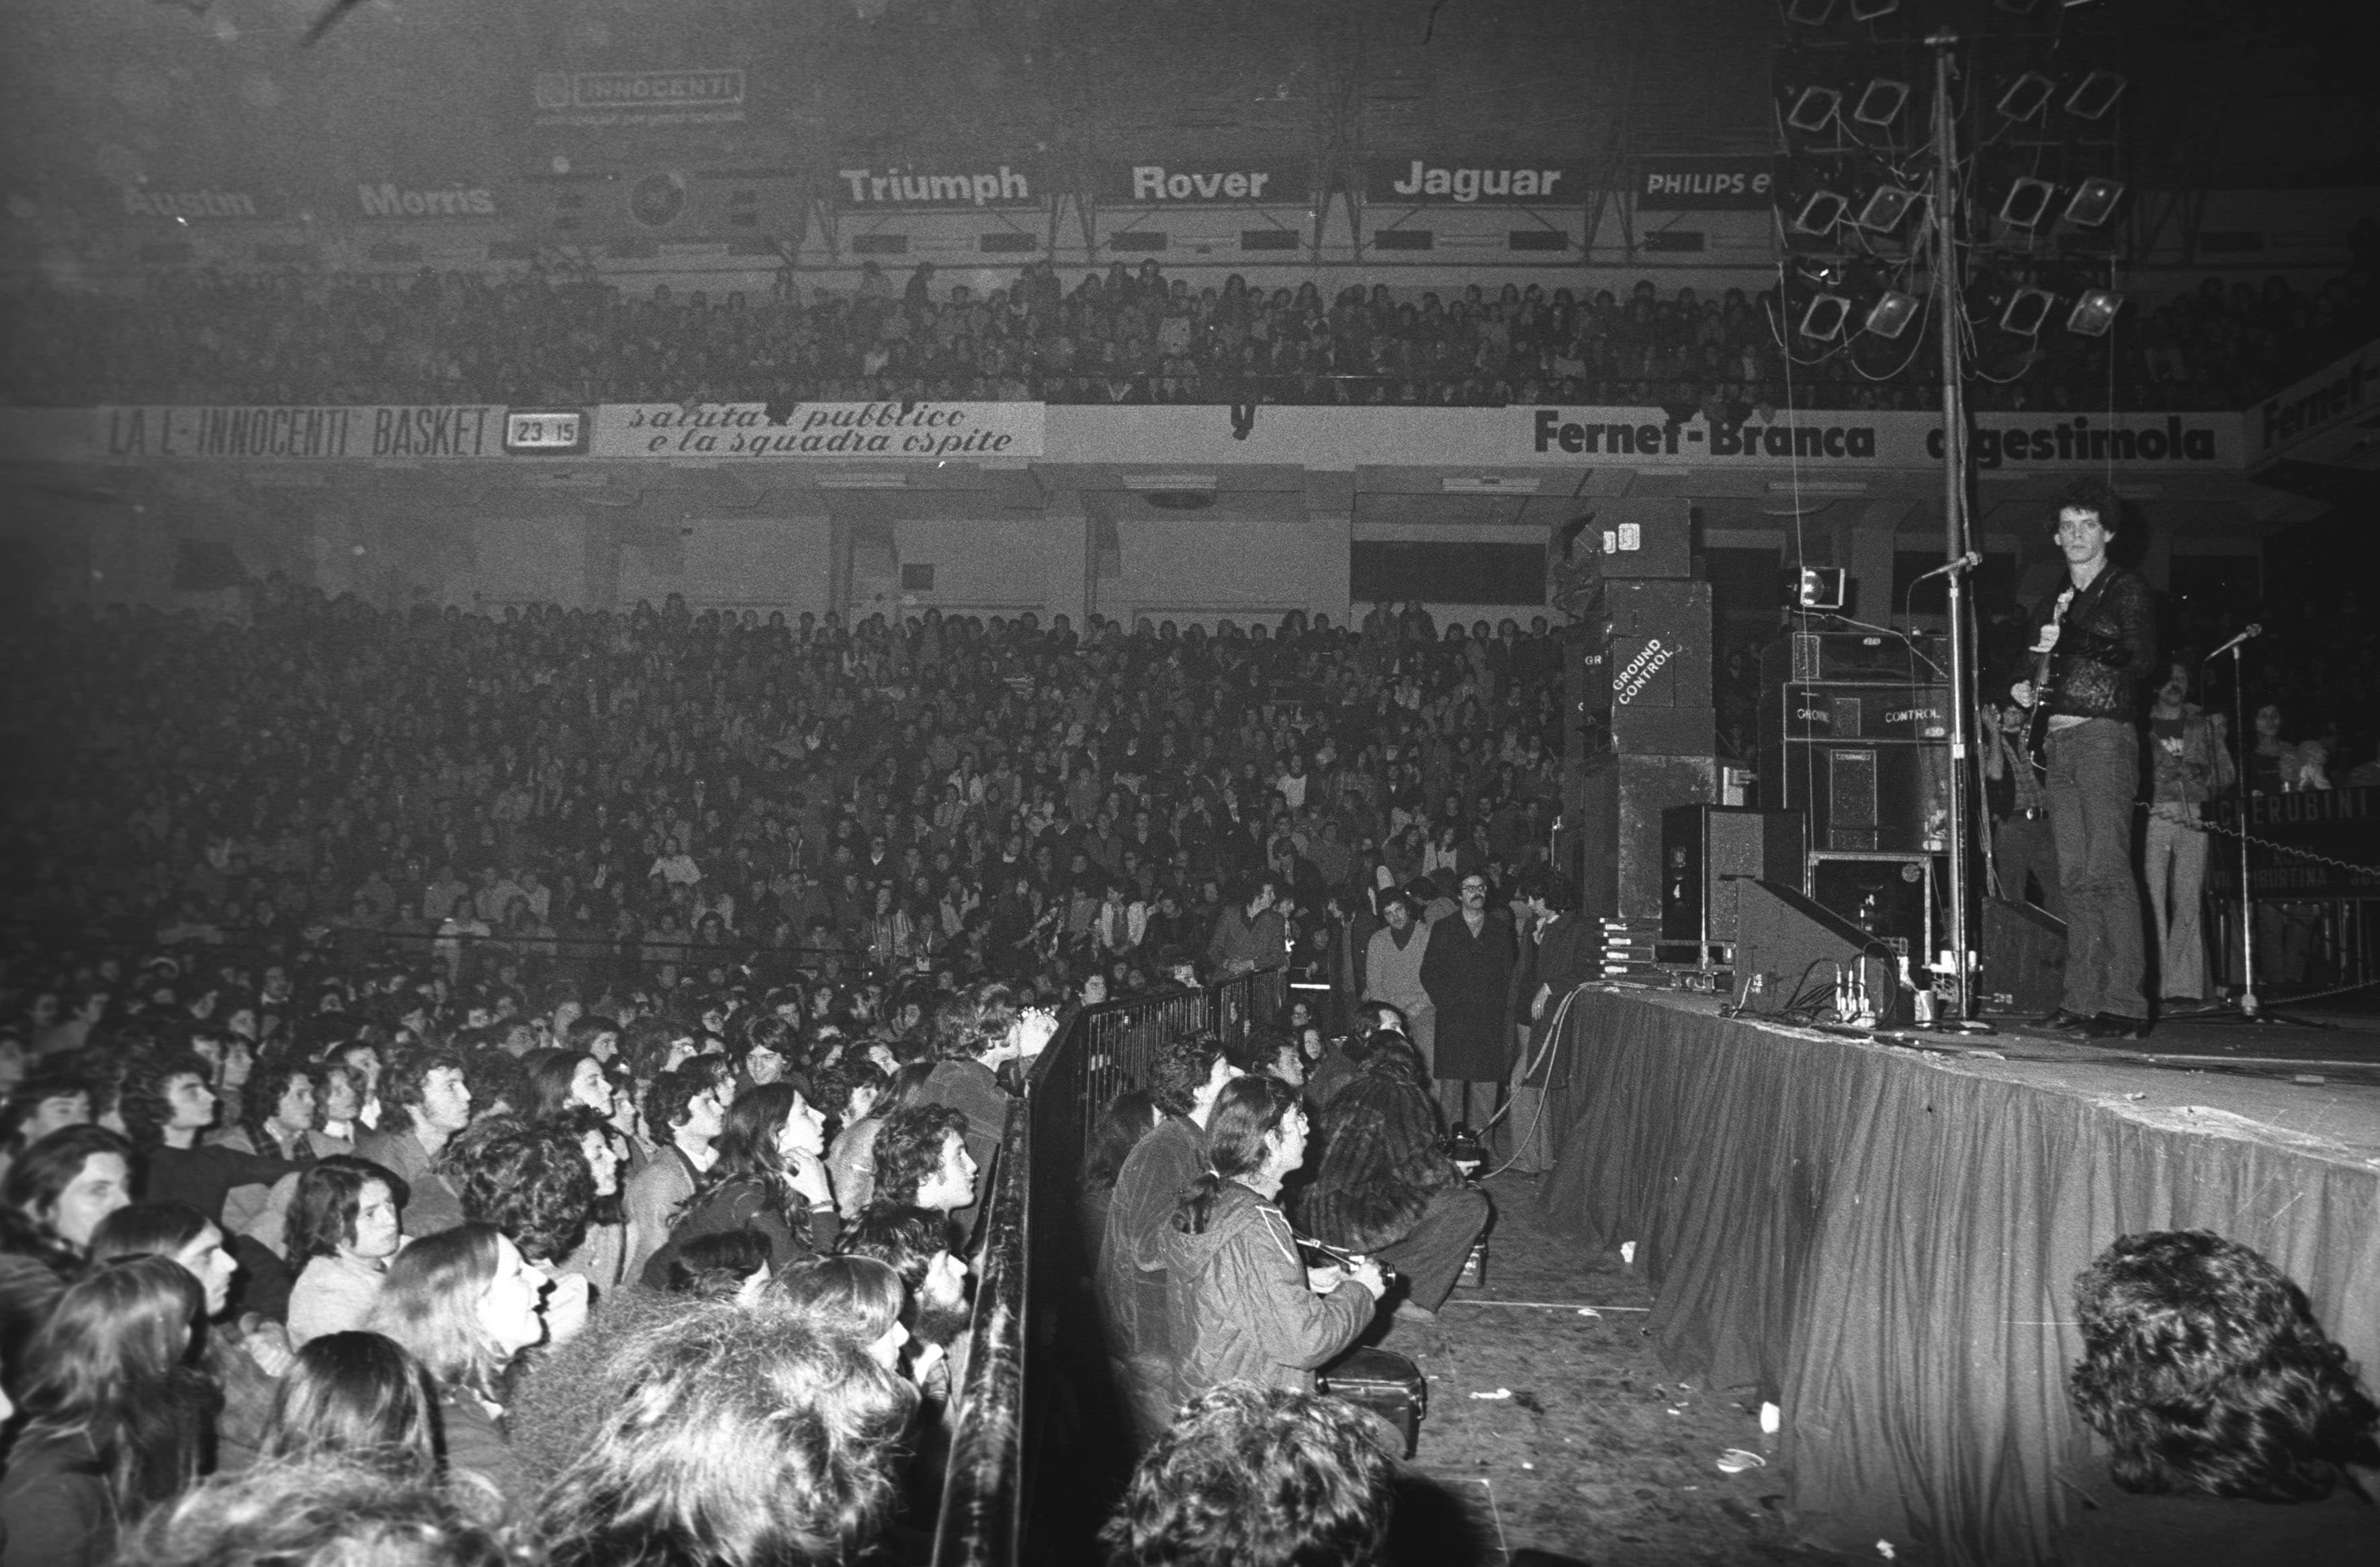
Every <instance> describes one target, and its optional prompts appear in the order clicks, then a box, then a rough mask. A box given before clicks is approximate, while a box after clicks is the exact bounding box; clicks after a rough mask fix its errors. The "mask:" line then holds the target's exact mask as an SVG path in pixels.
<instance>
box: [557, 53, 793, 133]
mask: <svg viewBox="0 0 2380 1567" xmlns="http://www.w3.org/2000/svg"><path fill="white" fill-rule="evenodd" d="M749 91H750V88H749V81H748V79H747V77H746V75H745V73H744V70H743V68H742V67H735V66H722V67H710V68H701V67H697V68H684V67H674V68H668V69H660V70H604V71H540V72H538V73H537V77H536V79H535V80H534V81H533V82H532V83H531V85H530V93H531V98H532V101H533V102H534V103H535V104H536V118H535V120H534V122H533V123H534V124H535V125H536V126H537V127H538V128H539V129H540V130H554V129H574V130H610V129H614V128H618V129H636V130H653V129H668V128H674V127H689V126H717V125H735V124H737V123H739V122H741V121H742V120H743V118H744V116H745V113H746V100H747V96H748V93H749Z"/></svg>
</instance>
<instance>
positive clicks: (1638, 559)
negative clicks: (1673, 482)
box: [1588, 495, 1694, 577]
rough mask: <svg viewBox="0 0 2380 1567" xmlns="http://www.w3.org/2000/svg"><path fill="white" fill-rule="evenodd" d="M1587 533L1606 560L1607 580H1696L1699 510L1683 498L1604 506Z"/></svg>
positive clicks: (1598, 508)
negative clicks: (1695, 536) (1695, 559)
mask: <svg viewBox="0 0 2380 1567" xmlns="http://www.w3.org/2000/svg"><path fill="white" fill-rule="evenodd" d="M1588 527H1589V528H1590V529H1591V530H1592V531H1593V532H1594V534H1595V536H1596V542H1597V546H1598V550H1599V553H1601V554H1602V556H1603V575H1604V576H1605V577H1692V576H1693V575H1694V504H1693V503H1691V502H1689V501H1687V500H1685V499H1684V498H1682V497H1676V496H1666V495H1663V496H1638V497H1633V498H1629V497H1621V498H1615V499H1612V500H1607V501H1602V502H1599V503H1597V506H1596V509H1595V520H1594V521H1593V522H1592V523H1590V524H1588Z"/></svg>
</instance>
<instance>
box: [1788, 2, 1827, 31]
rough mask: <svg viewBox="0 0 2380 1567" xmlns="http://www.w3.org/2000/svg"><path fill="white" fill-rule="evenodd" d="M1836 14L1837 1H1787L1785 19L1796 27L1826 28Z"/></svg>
mask: <svg viewBox="0 0 2380 1567" xmlns="http://www.w3.org/2000/svg"><path fill="white" fill-rule="evenodd" d="M1834 14H1835V0H1787V4H1786V6H1785V19H1786V20H1787V21H1789V22H1791V23H1792V24H1793V25H1794V26H1796V27H1824V26H1826V25H1827V23H1828V21H1829V20H1831V19H1832V18H1833V17H1834Z"/></svg>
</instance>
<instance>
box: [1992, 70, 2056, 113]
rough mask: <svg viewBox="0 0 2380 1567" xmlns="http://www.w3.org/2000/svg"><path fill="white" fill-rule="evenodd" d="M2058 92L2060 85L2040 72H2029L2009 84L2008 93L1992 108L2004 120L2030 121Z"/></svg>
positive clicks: (2003, 94) (2001, 95)
mask: <svg viewBox="0 0 2380 1567" xmlns="http://www.w3.org/2000/svg"><path fill="white" fill-rule="evenodd" d="M2057 91H2058V83H2056V82H2055V81H2052V80H2051V79H2049V78H2047V77H2046V76H2044V75H2042V74H2041V73H2040V72H2039V71H2027V72H2025V73H2024V74H2023V75H2022V76H2020V77H2018V78H2017V79H2015V80H2014V81H2011V82H2010V83H2009V84H2008V91H2005V92H2003V93H2001V94H2000V101H1999V102H1998V103H1995V104H1993V105H1992V107H1993V109H1994V110H1995V111H1997V112H1998V114H1999V115H2000V117H2001V118H2003V119H2011V120H2019V121H2022V120H2029V119H2033V118H2034V117H2035V116H2037V115H2040V113H2041V111H2042V110H2044V109H2046V108H2047V107H2048V106H2049V100H2050V98H2051V97H2052V95H2054V94H2055V93H2056V92H2057Z"/></svg>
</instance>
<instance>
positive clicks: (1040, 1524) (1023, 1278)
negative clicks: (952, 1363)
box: [933, 970, 1288, 1567]
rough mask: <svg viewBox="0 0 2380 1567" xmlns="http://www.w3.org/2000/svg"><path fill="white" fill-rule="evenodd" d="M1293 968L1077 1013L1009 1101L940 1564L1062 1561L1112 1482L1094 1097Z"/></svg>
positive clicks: (1083, 1535)
mask: <svg viewBox="0 0 2380 1567" xmlns="http://www.w3.org/2000/svg"><path fill="white" fill-rule="evenodd" d="M1287 996H1288V976H1287V975H1286V974H1285V973H1283V972H1281V971H1280V970H1273V971H1270V972H1267V973H1262V974H1250V975H1244V976H1242V977H1240V978H1235V979H1231V980H1227V981H1225V982H1224V983H1222V984H1220V985H1214V986H1209V987H1208V988H1207V989H1204V990H1172V991H1167V992H1165V993H1162V994H1160V995H1154V996H1142V997H1135V998H1133V999H1130V1000H1127V1001H1119V1002H1107V1003H1105V1004H1103V1005H1100V1006H1097V1007H1091V1008H1087V1009H1086V1010H1085V1011H1083V1012H1081V1013H1079V1014H1076V1015H1075V1018H1074V1020H1073V1021H1072V1022H1071V1023H1069V1024H1068V1025H1067V1026H1066V1027H1065V1029H1064V1030H1063V1031H1062V1032H1061V1033H1060V1034H1059V1036H1058V1038H1057V1039H1054V1040H1052V1041H1050V1045H1049V1046H1048V1048H1047V1049H1045V1050H1043V1051H1042V1052H1041V1054H1040V1057H1039V1059H1038V1060H1037V1061H1036V1062H1035V1063H1034V1065H1033V1070H1032V1072H1031V1073H1030V1075H1028V1077H1027V1079H1026V1091H1025V1096H1024V1098H1022V1099H1019V1100H1017V1101H1016V1102H1015V1103H1014V1104H1012V1105H1011V1106H1010V1107H1009V1112H1008V1126H1007V1130H1006V1133H1005V1135H1004V1136H1003V1137H1002V1143H1001V1151H1000V1161H999V1166H998V1173H997V1176H996V1179H995V1182H994V1186H993V1193H992V1197H991V1207H990V1210H989V1212H988V1213H987V1214H986V1216H985V1229H984V1234H985V1239H984V1242H983V1245H982V1248H981V1250H980V1252H979V1253H978V1254H977V1282H976V1305H975V1319H974V1324H973V1326H972V1328H971V1330H970V1332H969V1351H968V1356H967V1367H966V1379H965V1386H964V1387H963V1388H962V1389H961V1390H960V1391H959V1393H958V1399H959V1406H958V1416H957V1420H956V1422H955V1428H954V1431H953V1437H952V1441H951V1462H950V1471H949V1474H948V1476H947V1477H946V1478H945V1480H944V1482H943V1488H942V1501H941V1514H940V1516H939V1518H938V1519H937V1520H936V1527H935V1534H934V1556H933V1561H934V1567H1023V1564H1025V1563H1031V1564H1032V1567H1070V1564H1073V1563H1077V1562H1081V1563H1088V1562H1091V1561H1095V1560H1096V1559H1097V1547H1096V1540H1095V1536H1096V1535H1097V1533H1098V1530H1099V1524H1100V1523H1101V1521H1102V1520H1103V1519H1104V1518H1105V1517H1106V1514H1107V1512H1108V1508H1109V1506H1110V1505H1111V1502H1112V1500H1113V1499H1114V1497H1115V1496H1116V1494H1117V1493H1118V1492H1119V1491H1120V1490H1121V1488H1122V1487H1123V1481H1124V1480H1125V1478H1127V1472H1126V1470H1125V1469H1124V1467H1123V1464H1125V1463H1127V1462H1128V1461H1129V1457H1130V1453H1131V1444H1130V1443H1129V1441H1127V1440H1126V1439H1125V1431H1126V1429H1127V1427H1126V1424H1125V1420H1124V1412H1123V1403H1122V1402H1121V1400H1120V1398H1119V1396H1118V1390H1117V1389H1115V1388H1114V1387H1113V1386H1112V1385H1111V1382H1110V1380H1109V1375H1108V1367H1107V1354H1106V1348H1105V1338H1104V1336H1103V1334H1102V1333H1101V1331H1100V1328H1099V1313H1098V1309H1097V1307H1096V1306H1095V1305H1094V1303H1093V1301H1092V1298H1091V1267H1092V1262H1093V1259H1094V1257H1095V1256H1096V1254H1097V1250H1098V1240H1097V1237H1095V1236H1091V1235H1087V1234H1086V1233H1084V1227H1083V1207H1082V1195H1083V1194H1082V1183H1081V1179H1080V1174H1081V1170H1082V1160H1083V1150H1084V1148H1085V1146H1086V1144H1087V1140H1088V1138H1089V1136H1090V1133H1091V1129H1092V1127H1093V1125H1094V1124H1096V1122H1097V1120H1098V1118H1099V1111H1101V1110H1103V1109H1105V1108H1106V1106H1107V1103H1108V1101H1109V1100H1110V1099H1112V1098H1113V1097H1114V1096H1115V1095H1116V1094H1117V1093H1119V1092H1121V1091H1123V1089H1125V1088H1130V1087H1139V1086H1140V1085H1141V1084H1143V1083H1144V1082H1146V1081H1147V1073H1148V1067H1149V1063H1150V1062H1151V1060H1152V1058H1153V1057H1154V1055H1155V1052H1156V1051H1157V1048H1158V1047H1159V1046H1160V1044H1162V1043H1164V1042H1165V1041H1167V1040H1169V1039H1179V1038H1182V1037H1184V1036H1185V1035H1190V1034H1196V1033H1201V1032H1206V1031H1209V1030H1211V1031H1212V1032H1214V1033H1215V1034H1217V1035H1218V1036H1220V1038H1221V1039H1223V1041H1224V1042H1225V1043H1226V1044H1229V1045H1236V1044H1239V1043H1241V1042H1243V1041H1245V1039H1247V1037H1248V1036H1249V1034H1250V1033H1251V1032H1252V1031H1253V1030H1255V1029H1257V1028H1260V1027H1262V1026H1265V1025H1266V1024H1268V1023H1270V1022H1271V1021H1272V1020H1274V1019H1275V1018H1277V1017H1279V1016H1280V1015H1281V1013H1282V1012H1283V1011H1284V1009H1285V1007H1286V1004H1287V1003H1286V999H1287Z"/></svg>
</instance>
